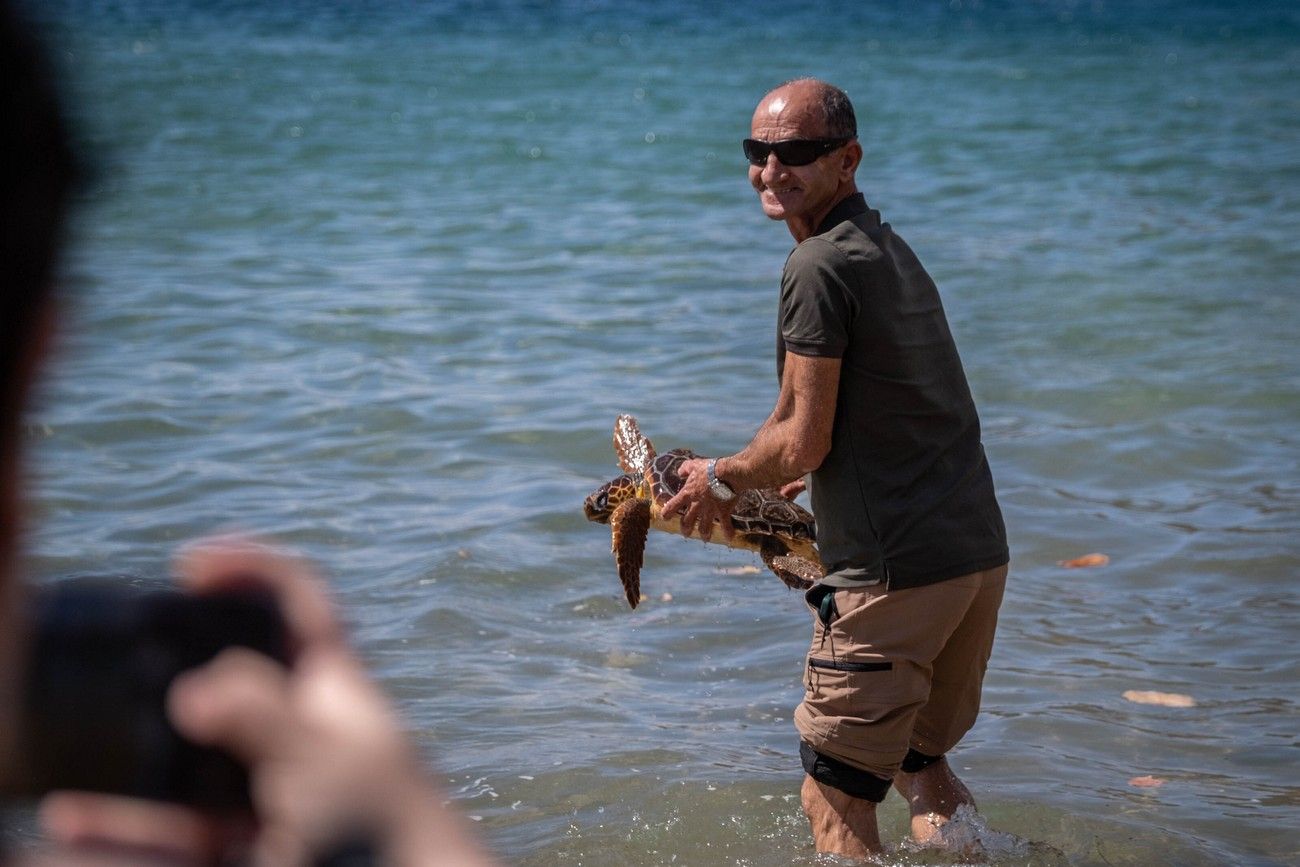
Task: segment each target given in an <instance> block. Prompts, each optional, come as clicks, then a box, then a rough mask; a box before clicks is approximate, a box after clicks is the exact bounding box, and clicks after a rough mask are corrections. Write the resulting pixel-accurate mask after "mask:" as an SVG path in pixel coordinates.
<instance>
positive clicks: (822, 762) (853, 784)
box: [799, 742, 894, 804]
mask: <svg viewBox="0 0 1300 867" xmlns="http://www.w3.org/2000/svg"><path fill="white" fill-rule="evenodd" d="M799 758H800V760H801V761H802V762H803V769H804V772H805V773H807V774H808V776H810V777H812V778H813V779H814V780H816V781H817V782H819V783H823V784H825V785H827V786H830V787H831V788H832V789H839V790H840V791H841V792H843V793H844V794H846V795H852V796H853V797H855V798H861V799H862V800H864V801H871V802H873V803H876V804H879V803H880V802H881V801H883V800H885V795H888V794H889V787H890V786H891V785H892V784H893V782H894V781H893V780H886V779H884V778H883V777H877V776H876V775H875V774H869V773H867V772H866V771H863V770H860V769H858V768H855V767H853V766H852V765H846V764H845V763H844V762H841V761H840V760H839V759H833V758H831V757H830V756H824V755H822V754H821V753H819V752H817V751H816V750H814V749H813V748H812V747H810V746H808V745H807V744H805V743H802V742H800V744H799Z"/></svg>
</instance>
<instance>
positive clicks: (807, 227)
mask: <svg viewBox="0 0 1300 867" xmlns="http://www.w3.org/2000/svg"><path fill="white" fill-rule="evenodd" d="M857 192H858V185H857V184H856V183H854V182H853V181H849V182H848V183H847V184H841V185H840V188H839V190H838V191H837V192H836V195H835V198H833V199H832V200H831V203H830V204H829V205H827V206H826V207H825V208H823V209H821V210H819V211H817V212H816V213H813V214H806V215H804V216H802V217H795V218H794V219H791V220H786V221H785V226H786V228H787V229H789V230H790V234H791V236H793V238H794V242H795V243H796V244H802V243H803V242H804V241H806V240H808V239H809V238H811V237H812V236H813V235H815V234H817V229H818V227H819V226H821V224H822V220H825V219H826V215H827V214H829V213H830V212H831V211H833V210H835V209H836V208H838V207H839V206H840V202H842V201H844V200H845V199H847V198H848V197H849V196H853V195H856V194H857Z"/></svg>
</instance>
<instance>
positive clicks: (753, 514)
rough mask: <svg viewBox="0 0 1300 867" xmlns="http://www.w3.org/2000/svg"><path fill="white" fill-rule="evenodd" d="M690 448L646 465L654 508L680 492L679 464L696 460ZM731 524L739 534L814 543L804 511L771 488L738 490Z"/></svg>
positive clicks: (810, 519) (814, 534)
mask: <svg viewBox="0 0 1300 867" xmlns="http://www.w3.org/2000/svg"><path fill="white" fill-rule="evenodd" d="M698 457H699V455H697V454H696V453H695V452H693V451H691V450H690V449H673V450H672V451H669V452H664V453H663V454H661V455H658V456H657V457H656V458H655V459H654V460H653V461H651V462H650V466H649V468H648V469H647V470H646V475H647V476H648V477H649V478H648V479H647V481H648V482H649V483H650V492H651V495H652V496H653V497H654V502H655V505H656V506H658V507H660V508H662V507H663V505H664V503H666V502H668V500H670V499H671V498H672V497H673V495H675V494H676V493H677V492H678V491H680V490H681V489H682V477H681V473H680V472H679V468H680V467H681V465H682V464H683V463H684V462H686V461H689V460H693V459H695V458H698ZM731 523H732V525H733V526H734V527H735V528H736V531H737V532H739V533H744V534H746V535H754V536H776V537H777V538H780V539H785V540H791V541H797V542H807V543H812V542H816V541H817V524H816V522H815V521H814V520H813V516H812V513H811V512H809V511H808V510H807V509H805V508H803V507H802V506H800V505H799V504H798V503H794V502H792V501H790V500H787V499H786V498H785V497H783V496H781V494H780V493H779V492H777V491H775V490H772V489H766V488H765V489H760V490H746V491H741V492H740V494H739V495H738V496H737V498H736V506H735V508H734V509H732V511H731Z"/></svg>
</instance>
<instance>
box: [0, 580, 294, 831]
mask: <svg viewBox="0 0 1300 867" xmlns="http://www.w3.org/2000/svg"><path fill="white" fill-rule="evenodd" d="M30 601H31V617H30V618H29V620H28V623H29V630H30V631H29V642H28V652H27V665H26V672H25V678H26V681H25V684H24V687H23V693H22V701H23V706H22V708H21V709H20V715H19V716H20V720H19V738H18V748H17V750H16V753H17V755H16V758H17V765H18V767H17V769H16V770H17V773H16V774H15V775H14V778H13V779H12V780H10V781H7V786H6V787H7V788H8V789H9V794H11V795H15V796H36V795H40V794H43V793H45V792H48V791H51V790H54V789H77V790H85V791H95V792H108V793H113V794H120V795H129V796H132V797H138V798H149V799H153V800H161V801H171V802H175V803H180V804H188V805H191V806H195V807H198V808H201V809H205V810H213V811H231V810H241V809H247V808H248V807H249V806H250V801H249V791H248V775H247V772H246V770H245V769H244V768H243V767H242V766H241V765H240V764H239V763H238V762H237V761H235V760H234V759H233V758H232V757H231V756H229V755H227V754H226V753H224V752H221V751H219V750H214V749H211V748H207V747H201V746H198V745H196V744H194V743H191V742H190V741H187V740H185V739H184V738H182V737H181V736H180V735H179V734H177V732H176V731H175V729H173V728H172V726H171V724H170V723H169V722H168V720H167V713H166V706H165V701H166V694H167V688H168V686H169V684H170V683H171V681H172V679H173V678H174V677H175V676H176V675H178V674H180V673H181V672H183V671H185V670H187V669H190V668H194V667H196V666H199V665H202V664H203V663H205V662H207V661H209V660H210V659H212V658H213V657H214V656H216V655H217V654H218V653H220V652H221V651H222V650H224V649H225V648H227V647H232V646H242V647H247V648H251V649H252V650H256V651H258V652H260V653H263V654H266V655H267V656H270V657H272V658H273V659H276V660H279V661H280V662H286V663H287V660H288V654H287V636H286V631H285V627H284V622H283V619H282V618H281V616H280V613H279V608H278V607H277V605H276V603H275V600H274V599H273V597H272V596H271V595H270V593H268V592H264V591H260V590H253V589H249V590H239V591H226V592H219V593H210V594H205V595H194V594H189V593H183V592H180V591H178V590H175V589H170V588H168V589H163V588H144V587H140V586H134V585H133V584H132V583H131V582H130V579H125V578H121V577H118V578H106V577H93V578H77V579H72V580H68V581H62V582H59V583H57V584H54V585H52V586H49V587H46V588H41V589H37V590H34V591H33V593H32V595H31V600H30Z"/></svg>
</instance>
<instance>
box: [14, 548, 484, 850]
mask: <svg viewBox="0 0 1300 867" xmlns="http://www.w3.org/2000/svg"><path fill="white" fill-rule="evenodd" d="M176 574H178V575H179V576H180V580H181V581H182V583H183V584H184V585H185V586H186V587H187V588H188V589H189V590H190V591H191V592H194V593H199V594H202V593H207V592H212V591H216V590H224V589H231V588H233V587H247V586H249V585H250V584H256V585H259V586H263V587H265V588H267V589H269V590H271V591H272V592H273V593H274V594H275V595H276V597H277V598H278V600H279V603H280V606H281V609H282V611H283V614H284V617H285V620H286V623H287V627H288V631H289V636H290V642H291V648H290V651H291V655H292V659H293V664H292V667H291V668H287V669H286V668H285V667H284V666H281V665H279V664H278V663H276V662H274V661H273V660H271V659H269V658H267V657H265V656H262V655H260V654H258V653H255V652H254V651H251V650H246V649H243V648H234V649H230V650H227V651H224V652H223V653H222V654H220V655H219V656H217V657H216V658H215V659H214V660H212V662H210V663H208V664H207V665H205V666H203V667H201V668H197V669H193V670H192V671H189V672H186V673H184V674H182V675H180V676H179V677H177V678H176V679H175V680H174V681H173V682H172V686H171V690H170V692H169V693H168V714H169V716H170V718H171V721H172V724H173V725H175V726H176V728H177V730H178V731H180V732H181V733H182V734H183V735H185V736H186V737H187V738H190V739H191V740H193V741H195V742H196V743H199V744H204V745H210V746H216V747H220V748H222V749H225V750H227V751H228V752H230V753H231V754H232V755H234V756H236V757H237V758H239V759H240V760H241V761H243V762H244V763H245V764H246V765H247V766H248V768H249V774H250V778H251V785H252V798H253V805H254V815H253V816H252V817H250V819H248V820H246V821H232V820H226V819H222V820H217V819H214V818H212V817H209V816H204V815H202V814H199V813H196V812H195V811H193V810H190V809H188V808H184V807H179V806H175V805H167V804H156V803H151V802H144V801H138V800H131V799H126V798H118V797H112V796H104V795H96V794H89V793H76V792H60V793H55V794H52V795H50V796H48V797H47V798H46V799H45V800H44V801H43V802H42V804H41V821H42V825H43V826H44V828H45V831H46V833H47V835H48V836H49V837H50V839H51V841H52V843H53V844H54V845H55V846H56V847H58V848H57V849H56V850H55V851H52V852H49V853H47V854H45V855H42V856H40V857H39V858H37V859H36V860H35V863H38V864H60V865H68V864H87V865H90V864H154V863H158V864H231V863H235V864H240V863H251V864H254V865H264V867H272V865H274V867H294V865H322V867H324V865H331V867H333V865H338V867H343V865H348V867H360V865H368V864H375V865H380V864H382V865H402V867H405V865H430V867H432V865H439V867H453V865H454V867H462V865H463V867H478V865H489V864H492V863H493V860H492V859H491V858H490V857H489V856H488V855H487V854H486V851H485V850H484V849H483V848H482V847H481V846H480V844H479V843H478V842H477V841H476V840H475V838H474V836H473V834H472V833H471V832H470V830H469V828H468V827H467V823H465V822H464V820H463V819H462V818H461V817H460V816H459V815H456V814H454V813H453V812H452V811H451V810H450V809H449V808H448V807H446V806H445V803H444V798H443V797H442V795H441V794H440V793H439V792H438V790H437V788H436V787H435V786H434V785H433V783H432V781H431V780H430V779H429V777H428V774H427V772H426V771H425V770H424V769H423V768H422V766H421V763H420V760H419V757H418V755H417V753H416V750H415V748H414V746H413V744H412V743H411V741H410V740H409V738H408V737H407V736H406V734H405V732H404V731H403V727H402V723H401V721H400V719H399V718H398V716H397V714H396V713H395V711H394V709H393V707H392V705H391V704H390V702H389V701H388V699H387V698H386V697H385V696H384V695H383V694H382V693H381V692H380V690H379V689H378V688H377V687H376V686H375V684H374V683H373V682H372V681H371V680H370V679H369V678H368V677H367V675H366V673H365V671H364V670H363V668H362V667H361V664H360V663H359V662H358V660H357V659H356V657H355V656H354V655H353V653H352V651H351V649H350V648H349V647H348V645H347V643H346V641H345V640H344V637H343V633H342V629H341V628H340V625H339V622H338V620H337V618H336V617H335V614H334V611H333V608H332V605H331V603H330V600H329V597H328V596H327V594H326V592H325V590H324V587H323V585H322V583H321V581H320V579H319V578H317V576H316V575H315V574H314V572H313V570H312V569H311V568H310V567H309V566H308V565H307V564H306V563H305V562H303V561H302V560H300V559H298V558H295V557H291V556H288V555H286V554H284V553H282V552H279V551H277V550H275V549H273V548H270V547H268V546H266V545H262V544H259V543H256V542H253V541H250V540H248V539H244V538H235V537H226V538H214V539H210V540H205V541H203V542H200V543H196V544H194V545H191V546H189V547H187V548H186V549H184V550H183V551H182V552H181V554H180V556H179V557H178V559H177V564H176Z"/></svg>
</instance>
